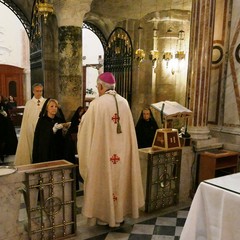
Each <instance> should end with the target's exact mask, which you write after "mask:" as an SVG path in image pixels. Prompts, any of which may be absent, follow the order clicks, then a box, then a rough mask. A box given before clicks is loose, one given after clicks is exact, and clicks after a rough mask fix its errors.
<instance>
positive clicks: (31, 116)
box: [14, 83, 46, 166]
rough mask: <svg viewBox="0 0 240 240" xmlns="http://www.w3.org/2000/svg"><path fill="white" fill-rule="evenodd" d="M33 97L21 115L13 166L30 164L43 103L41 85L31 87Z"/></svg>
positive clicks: (36, 84)
mask: <svg viewBox="0 0 240 240" xmlns="http://www.w3.org/2000/svg"><path fill="white" fill-rule="evenodd" d="M32 92H33V97H32V99H30V100H28V101H27V103H26V105H25V108H24V113H23V119H22V124H21V128H20V135H19V140H18V146H17V151H16V155H15V162H14V163H15V165H16V166H18V165H24V164H30V163H32V149H33V138H34V131H35V128H36V125H37V121H38V118H39V113H40V112H41V110H42V106H43V104H44V102H45V100H46V99H45V98H43V96H42V94H43V86H42V84H41V83H35V84H34V85H33V86H32Z"/></svg>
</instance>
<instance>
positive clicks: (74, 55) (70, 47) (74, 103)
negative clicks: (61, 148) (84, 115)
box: [54, 0, 92, 120]
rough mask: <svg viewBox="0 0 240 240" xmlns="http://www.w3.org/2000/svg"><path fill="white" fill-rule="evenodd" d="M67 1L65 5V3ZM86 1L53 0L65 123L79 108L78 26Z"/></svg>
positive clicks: (60, 93) (80, 86) (88, 5)
mask: <svg viewBox="0 0 240 240" xmlns="http://www.w3.org/2000/svg"><path fill="white" fill-rule="evenodd" d="M66 2H67V3H66ZM91 2H92V1H90V0H84V1H79V0H68V1H65V0H55V1H54V8H55V13H56V16H57V20H58V27H59V29H58V32H59V33H58V40H59V45H58V48H59V95H58V99H59V101H60V104H61V105H62V109H63V112H64V114H65V117H66V120H70V118H71V117H72V115H73V113H74V112H75V111H76V109H77V108H78V107H79V106H80V105H82V101H83V100H82V99H83V96H82V94H83V91H82V83H83V79H82V78H83V73H82V23H83V17H84V15H85V14H86V13H87V12H88V11H89V10H90V5H91Z"/></svg>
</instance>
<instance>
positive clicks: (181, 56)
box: [175, 51, 185, 60]
mask: <svg viewBox="0 0 240 240" xmlns="http://www.w3.org/2000/svg"><path fill="white" fill-rule="evenodd" d="M175 58H177V59H178V60H182V59H184V58H185V52H184V51H177V52H176V54H175Z"/></svg>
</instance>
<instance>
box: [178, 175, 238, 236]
mask: <svg viewBox="0 0 240 240" xmlns="http://www.w3.org/2000/svg"><path fill="white" fill-rule="evenodd" d="M239 211H240V173H236V174H231V175H227V176H224V177H219V178H214V179H210V180H206V181H204V182H201V184H200V185H199V187H198V189H197V192H196V194H195V196H194V199H193V202H192V204H191V207H190V210H189V213H188V217H187V219H186V222H185V225H184V228H183V230H182V233H181V236H180V240H239V239H240V227H239V223H240V212H239Z"/></svg>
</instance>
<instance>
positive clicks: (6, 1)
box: [0, 0, 31, 39]
mask: <svg viewBox="0 0 240 240" xmlns="http://www.w3.org/2000/svg"><path fill="white" fill-rule="evenodd" d="M0 3H2V4H4V5H5V6H6V7H8V8H9V9H10V10H11V11H12V12H13V13H14V14H15V15H16V17H17V18H18V19H19V20H20V22H21V23H22V25H23V27H24V29H25V30H26V32H27V35H28V37H29V39H30V36H31V23H30V22H29V20H28V19H27V17H26V16H25V14H24V13H23V12H22V10H21V9H20V8H19V7H18V6H17V5H16V4H15V3H14V2H12V1H11V0H0Z"/></svg>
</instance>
